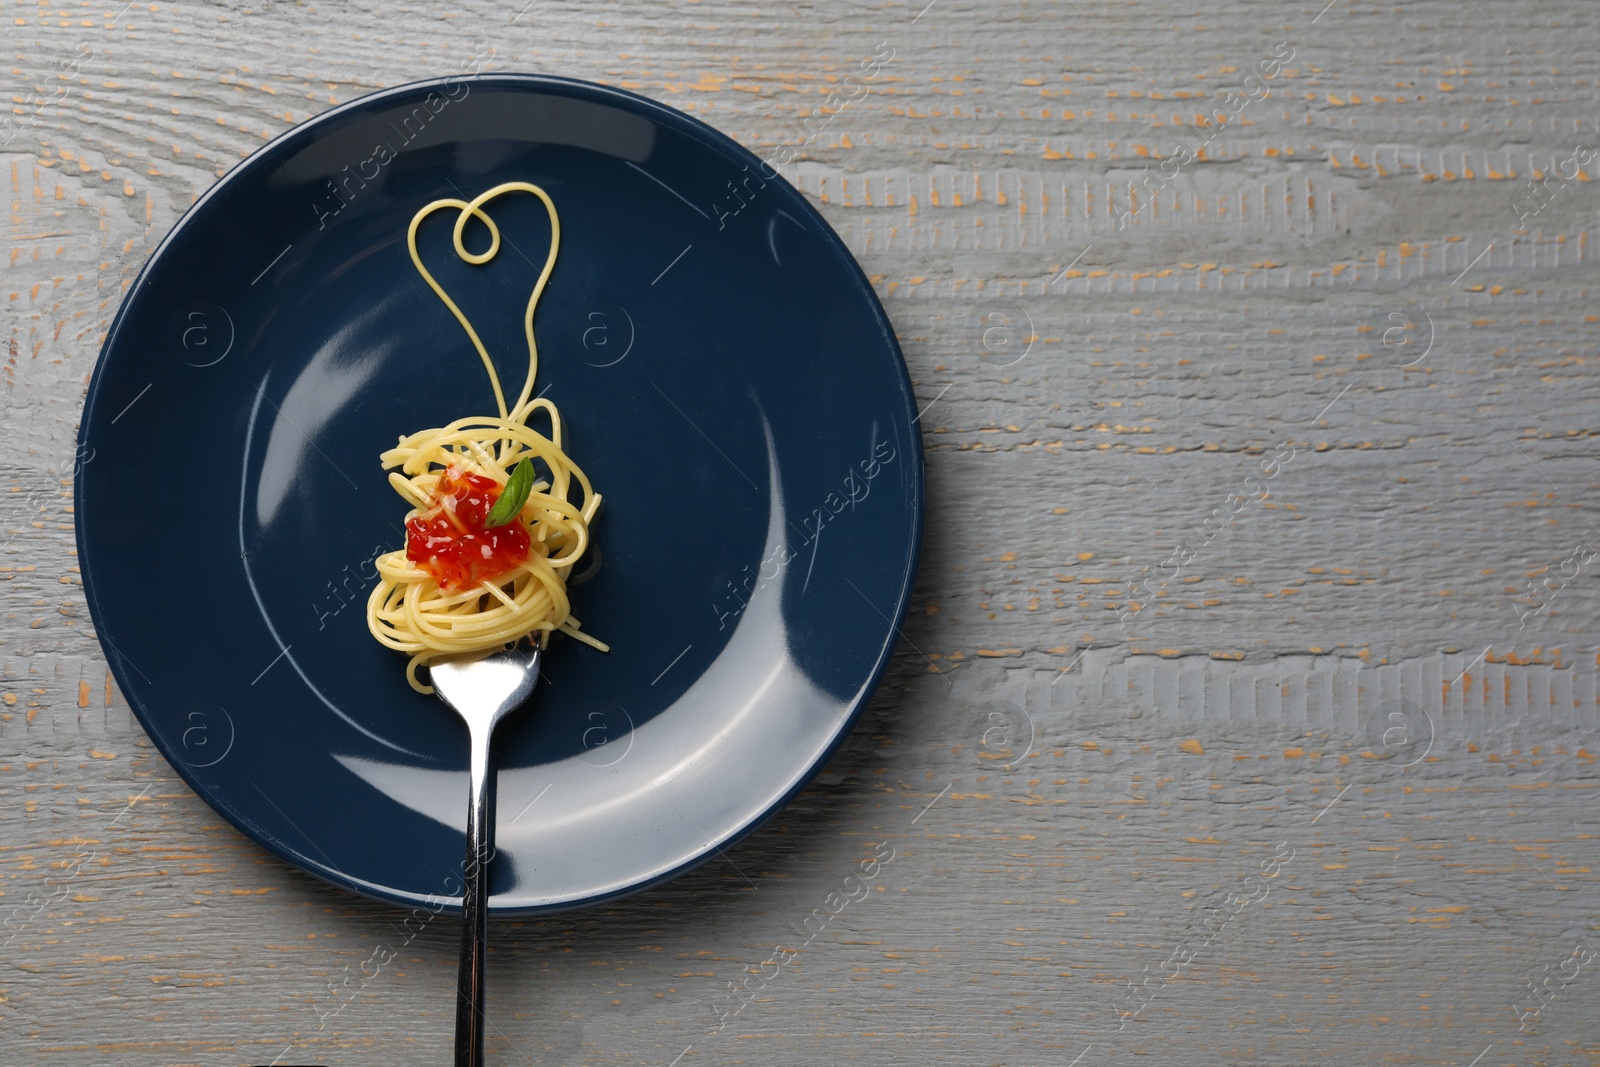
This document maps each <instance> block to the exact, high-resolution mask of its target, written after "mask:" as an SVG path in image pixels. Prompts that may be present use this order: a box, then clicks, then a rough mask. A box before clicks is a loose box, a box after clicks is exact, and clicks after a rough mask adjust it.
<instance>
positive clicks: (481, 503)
mask: <svg viewBox="0 0 1600 1067" xmlns="http://www.w3.org/2000/svg"><path fill="white" fill-rule="evenodd" d="M500 489H501V486H500V483H498V482H496V481H495V480H494V479H493V478H485V477H484V476H483V475H481V474H473V473H471V472H470V471H464V470H462V469H461V468H459V467H450V468H448V469H447V470H446V471H445V472H444V475H443V477H441V478H440V479H439V484H438V486H437V487H436V488H435V489H434V493H433V499H432V500H431V501H430V502H429V506H428V510H427V512H426V513H424V514H422V515H418V516H416V517H415V518H412V519H408V520H407V521H406V559H408V560H410V561H411V562H412V563H415V564H416V565H417V566H418V567H420V568H422V569H423V570H425V571H427V572H428V573H429V574H431V575H433V578H434V580H435V581H437V582H438V583H439V587H440V588H441V589H444V590H445V591H446V592H451V593H454V592H459V591H461V590H463V589H468V588H471V587H472V586H475V585H477V584H478V583H479V582H492V581H494V580H495V579H496V578H499V577H500V576H501V575H503V574H505V573H506V572H507V571H510V570H512V569H513V568H515V567H516V566H517V565H518V564H520V563H522V562H524V561H525V560H526V559H527V558H528V550H529V548H530V546H531V545H532V540H533V539H532V538H531V537H530V536H529V534H528V529H527V527H526V526H525V525H523V523H522V520H521V519H512V520H511V521H510V522H508V523H506V524H505V525H504V526H496V527H493V528H492V529H491V528H489V527H487V526H485V525H484V520H485V519H487V518H488V517H489V510H490V509H491V508H493V507H494V502H495V501H496V500H498V499H499V498H500Z"/></svg>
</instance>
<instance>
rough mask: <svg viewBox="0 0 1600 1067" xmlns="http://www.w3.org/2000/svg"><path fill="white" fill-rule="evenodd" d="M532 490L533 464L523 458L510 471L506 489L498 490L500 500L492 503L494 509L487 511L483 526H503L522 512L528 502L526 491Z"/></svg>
mask: <svg viewBox="0 0 1600 1067" xmlns="http://www.w3.org/2000/svg"><path fill="white" fill-rule="evenodd" d="M532 488H533V464H532V463H531V462H529V460H528V459H527V457H523V460H522V462H521V463H518V464H517V465H516V466H515V467H513V468H512V470H511V477H510V478H508V479H507V480H506V487H505V488H504V489H502V490H500V499H499V500H496V501H495V502H494V507H492V508H490V509H489V516H488V518H486V519H484V520H483V524H484V525H485V526H491V527H492V526H504V525H505V524H506V523H508V522H510V521H511V520H512V519H514V518H516V517H517V515H518V514H519V513H520V512H521V511H522V505H524V504H526V503H527V502H528V491H529V490H530V489H532Z"/></svg>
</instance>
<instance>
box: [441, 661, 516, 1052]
mask: <svg viewBox="0 0 1600 1067" xmlns="http://www.w3.org/2000/svg"><path fill="white" fill-rule="evenodd" d="M542 655H543V650H542V649H540V648H539V645H538V644H537V642H529V641H519V642H517V643H516V644H514V645H512V646H510V647H507V648H502V649H495V650H492V651H489V652H474V653H470V654H467V655H462V656H452V657H451V658H449V659H442V660H438V661H435V662H434V663H432V664H430V665H429V667H428V673H429V674H430V675H431V676H432V681H433V690H434V693H435V694H436V695H437V696H438V697H439V699H440V700H442V701H444V702H445V704H446V705H447V706H448V707H449V708H451V710H453V711H454V712H455V713H456V714H457V715H460V716H461V718H462V720H463V721H464V722H466V724H467V731H468V732H469V733H470V734H471V736H472V759H471V764H470V767H471V770H470V773H469V786H468V798H467V856H466V862H465V869H464V870H463V872H462V891H461V963H460V966H459V968H458V970H457V972H456V1058H455V1067H482V1064H483V1026H484V1023H485V1021H486V1020H485V1019H484V1015H483V956H484V949H485V943H486V941H487V937H488V918H489V907H488V905H489V879H488V871H487V869H486V868H487V867H488V865H489V861H490V858H491V855H492V851H493V843H494V827H493V826H492V825H491V812H490V811H489V768H490V764H489V739H490V738H491V737H492V736H493V735H494V728H495V726H496V724H498V723H499V722H500V720H501V719H502V718H504V717H505V715H506V713H507V712H509V711H511V710H512V709H514V708H516V707H517V706H518V705H520V704H521V703H522V702H523V701H524V700H526V699H527V698H528V694H530V693H532V692H533V687H534V686H535V685H536V684H537V683H538V681H539V660H540V657H541V656H542Z"/></svg>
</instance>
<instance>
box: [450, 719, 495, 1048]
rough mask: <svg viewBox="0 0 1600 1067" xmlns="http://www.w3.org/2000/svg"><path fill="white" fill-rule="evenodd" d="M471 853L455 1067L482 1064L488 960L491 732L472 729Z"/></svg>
mask: <svg viewBox="0 0 1600 1067" xmlns="http://www.w3.org/2000/svg"><path fill="white" fill-rule="evenodd" d="M468 791H469V795H468V803H467V854H466V859H465V861H464V863H463V869H462V878H461V881H462V893H461V963H460V966H459V968H458V970H457V972H456V1060H455V1067H482V1065H483V1028H484V1015H483V956H484V950H485V949H484V946H485V940H486V935H487V933H488V918H489V906H488V905H489V870H488V868H489V860H490V854H491V848H490V845H489V842H491V841H493V840H494V837H493V830H492V828H491V827H490V825H489V818H490V815H489V729H483V730H473V731H472V762H471V769H470V771H469V785H468Z"/></svg>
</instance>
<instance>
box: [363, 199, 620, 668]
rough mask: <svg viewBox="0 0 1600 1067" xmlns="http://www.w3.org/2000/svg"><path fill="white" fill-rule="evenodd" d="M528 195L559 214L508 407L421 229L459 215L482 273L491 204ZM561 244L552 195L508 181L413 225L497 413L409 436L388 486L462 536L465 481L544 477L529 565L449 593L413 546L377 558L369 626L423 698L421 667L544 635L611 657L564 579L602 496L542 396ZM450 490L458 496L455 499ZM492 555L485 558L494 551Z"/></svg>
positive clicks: (494, 243) (531, 521) (537, 489)
mask: <svg viewBox="0 0 1600 1067" xmlns="http://www.w3.org/2000/svg"><path fill="white" fill-rule="evenodd" d="M511 192H524V193H531V194H533V195H534V196H536V197H538V198H539V200H540V202H541V203H543V205H544V208H545V211H546V213H547V214H548V215H549V217H550V251H549V253H548V254H547V255H546V256H545V261H544V266H543V267H542V268H541V269H540V271H539V279H538V281H537V282H536V283H535V284H534V287H533V292H532V293H531V294H530V295H529V297H528V304H527V307H526V309H525V310H524V312H523V317H522V324H523V333H524V334H525V335H526V337H527V342H528V373H527V376H526V378H524V380H523V383H522V389H521V390H520V391H519V392H518V394H517V397H516V402H515V403H514V404H512V405H511V406H510V407H509V408H508V407H507V406H506V398H505V392H504V390H503V388H502V387H501V382H500V375H499V373H498V372H497V371H496V369H495V365H494V360H493V359H492V358H490V355H489V351H488V349H487V348H486V347H485V346H484V343H483V340H482V338H480V337H479V336H478V332H477V330H475V329H473V326H472V323H471V322H470V321H469V320H468V319H467V316H466V314H465V313H464V312H463V311H462V310H461V308H460V307H459V306H458V305H457V304H456V302H455V301H454V300H452V299H451V298H450V294H448V293H446V292H445V291H444V287H443V286H441V285H440V284H439V282H438V280H437V279H436V278H434V276H433V274H432V273H430V272H429V270H428V268H427V267H426V266H425V265H424V264H423V262H422V256H421V253H420V252H418V250H417V232H418V230H419V229H420V228H421V226H422V224H423V222H424V221H426V220H427V219H428V217H429V216H431V215H432V214H434V213H435V212H437V211H442V210H444V209H446V208H454V209H455V210H456V220H455V225H454V227H453V229H452V232H451V243H452V245H453V246H454V248H455V253H456V255H457V256H458V257H459V258H461V259H462V260H464V261H465V262H467V263H471V264H473V265H474V266H481V265H482V264H484V263H487V262H489V261H490V260H491V259H493V258H494V257H495V255H496V254H497V253H498V252H499V251H500V243H501V238H500V228H499V227H498V226H497V225H496V224H495V222H494V220H493V219H492V218H490V217H489V215H488V213H487V212H486V211H484V205H486V204H488V203H489V202H491V201H493V200H494V199H496V198H497V197H500V196H502V195H504V194H506V193H511ZM471 219H477V220H478V221H479V222H481V223H482V224H483V225H484V227H485V228H486V229H487V230H488V233H489V246H488V248H487V249H486V250H485V251H482V252H472V251H470V250H469V249H468V248H467V246H466V242H465V239H464V237H465V232H466V225H467V222H468V221H469V220H471ZM560 246H561V221H560V217H559V216H558V215H557V213H556V206H555V204H554V202H552V201H551V199H550V197H549V195H548V194H547V193H546V192H545V191H544V190H543V189H541V188H539V187H538V186H537V185H533V184H531V183H529V182H504V183H502V184H500V185H497V186H495V187H494V188H492V189H489V190H488V191H487V192H484V193H480V194H479V195H478V196H476V197H474V198H473V199H472V200H459V199H456V198H453V197H446V198H442V199H439V200H435V201H433V202H432V203H429V204H427V205H425V206H423V207H422V208H421V209H420V210H418V211H417V213H416V214H415V215H413V216H412V217H411V223H410V225H409V226H408V227H407V228H406V247H407V248H408V249H409V251H410V253H411V262H412V264H413V265H415V266H416V268H417V272H418V273H419V274H421V275H422V278H423V280H424V281H425V282H427V283H428V287H429V288H430V289H432V290H433V291H434V294H435V295H437V296H438V297H439V299H440V300H441V301H442V302H443V303H444V305H445V307H446V308H448V309H449V311H450V313H451V314H452V315H453V316H455V319H456V321H457V322H459V323H460V324H461V328H462V329H463V330H465V331H466V334H467V337H468V339H469V340H471V342H472V347H473V348H474V349H475V350H476V351H477V353H478V358H479V359H480V360H481V361H482V362H483V367H484V370H485V371H486V372H488V376H489V386H490V389H491V390H492V391H493V393H494V400H495V407H496V409H497V410H498V412H499V413H498V415H488V416H471V417H468V418H463V419H457V420H455V421H454V422H451V423H449V424H448V425H445V426H441V427H436V428H433V429H428V430H423V431H421V432H419V433H414V434H409V435H406V436H403V437H401V438H400V439H399V442H398V443H397V444H396V445H395V447H393V448H391V449H389V450H388V451H386V452H384V453H383V454H382V456H381V457H380V461H381V462H382V464H383V467H384V469H386V470H390V471H391V473H390V475H389V484H390V485H391V486H393V488H394V489H395V491H396V492H397V493H398V494H399V495H400V497H401V499H403V500H405V502H406V503H407V504H408V505H410V506H411V511H410V512H409V513H408V514H407V516H406V523H407V529H408V530H410V529H412V523H413V520H418V519H424V518H429V517H432V516H435V515H443V516H444V517H446V518H447V519H449V520H450V521H451V522H452V523H454V524H455V526H456V527H457V528H459V529H461V530H463V531H465V529H466V527H465V526H464V525H463V523H462V522H461V521H460V520H459V519H458V518H457V517H456V515H455V508H456V507H457V503H456V500H455V497H454V496H453V495H451V493H452V492H454V490H455V487H456V486H457V485H458V484H460V480H461V479H462V477H463V476H468V475H476V476H478V477H480V478H487V479H489V480H491V481H492V482H493V483H495V484H496V485H497V487H498V488H497V489H496V492H498V491H499V490H501V489H504V487H505V485H506V483H507V481H508V480H509V479H510V477H511V471H512V469H513V468H515V467H516V465H517V464H518V463H519V462H521V461H522V460H524V459H529V460H532V461H534V462H535V464H536V469H540V470H541V474H540V477H539V478H538V479H537V480H536V481H535V483H534V485H533V488H532V490H531V491H530V492H529V494H528V497H527V500H526V501H525V502H524V503H523V505H522V509H521V511H520V512H519V513H518V514H517V516H516V517H515V518H513V519H512V523H513V524H520V526H521V528H522V529H523V530H525V531H526V533H527V535H528V539H529V548H528V555H527V558H526V559H525V560H523V561H521V562H520V563H517V564H516V565H515V566H513V567H511V568H510V569H509V570H507V571H505V572H504V573H501V574H498V575H497V576H496V577H494V578H493V579H492V580H490V581H486V582H478V583H475V584H472V585H468V586H465V587H463V588H446V587H445V586H443V585H441V584H440V582H439V580H438V579H437V578H436V576H435V574H434V572H433V571H431V570H430V569H429V568H428V567H426V566H421V565H419V561H416V560H413V559H411V558H410V554H409V551H408V549H399V550H396V551H393V552H387V553H384V554H383V555H381V556H379V557H378V559H377V561H376V567H377V571H378V584H377V586H376V587H375V588H374V589H373V590H372V595H371V596H370V597H369V598H368V600H367V628H368V629H369V630H371V631H372V635H373V637H375V638H377V639H378V641H379V642H381V643H382V644H383V645H385V646H386V647H388V648H392V649H394V650H395V651H397V652H405V653H408V654H409V655H410V657H411V658H410V661H409V662H408V663H407V665H406V680H407V682H409V683H410V685H411V687H412V688H413V689H415V690H417V691H418V692H419V693H432V692H433V687H432V686H430V685H428V684H426V683H425V682H423V681H422V680H421V679H420V678H419V676H418V674H417V671H418V668H420V667H424V666H426V665H427V664H428V663H429V662H430V661H432V660H434V659H438V658H439V657H441V656H447V655H452V654H455V653H461V652H475V651H479V650H482V649H489V648H494V647H496V646H498V645H502V644H505V643H507V642H509V641H515V640H517V639H519V638H521V637H523V636H526V635H528V634H537V635H538V637H539V640H540V642H541V643H542V644H547V643H548V642H549V639H550V635H551V634H553V633H555V632H557V631H560V632H561V633H564V634H567V635H569V636H571V637H575V638H577V639H578V640H580V641H582V642H584V643H585V644H588V645H592V646H593V647H595V648H597V649H599V650H601V651H602V652H604V651H609V648H608V647H607V646H606V645H605V644H604V643H603V642H601V641H598V640H596V639H595V638H594V637H593V636H591V635H589V634H587V633H585V632H583V631H582V629H581V628H580V626H579V623H578V620H577V619H575V618H573V617H572V615H571V612H570V604H569V601H568V599H567V589H566V579H567V575H568V574H570V573H571V569H572V566H573V564H575V563H577V562H578V560H579V559H580V558H581V557H582V556H583V554H584V552H585V551H586V550H587V548H588V545H589V524H590V523H591V522H592V521H593V520H594V516H595V514H596V512H597V511H598V510H599V507H600V501H601V497H600V494H599V493H596V492H595V491H594V490H593V488H592V487H591V486H590V484H589V479H588V478H587V477H586V476H585V475H584V473H583V471H582V470H581V469H580V468H579V467H578V466H577V464H575V463H573V462H572V460H571V458H570V457H568V456H567V454H566V452H565V451H564V450H563V449H562V445H561V436H562V435H561V415H560V413H559V412H558V411H557V410H556V406H555V404H554V403H552V402H551V401H549V400H547V399H544V398H539V397H534V396H533V383H534V380H535V378H537V376H538V371H539V347H538V343H537V342H536V341H535V339H534V335H533V316H534V311H535V309H536V308H537V307H538V305H539V298H540V297H541V296H542V295H543V293H544V289H545V285H546V284H547V283H548V282H549V280H550V273H551V271H552V270H553V269H554V267H555V262H556V254H557V252H558V251H559V250H560ZM535 412H538V413H540V414H542V415H544V416H546V417H547V418H548V419H549V422H550V432H549V434H548V435H546V434H543V433H540V432H539V431H538V430H536V429H534V428H533V427H531V426H529V425H528V421H529V419H530V418H531V417H532V416H533V415H534V413H535ZM446 490H449V492H447V491H446ZM485 551H486V552H487V550H485Z"/></svg>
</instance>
